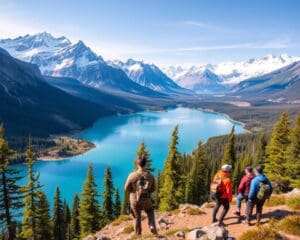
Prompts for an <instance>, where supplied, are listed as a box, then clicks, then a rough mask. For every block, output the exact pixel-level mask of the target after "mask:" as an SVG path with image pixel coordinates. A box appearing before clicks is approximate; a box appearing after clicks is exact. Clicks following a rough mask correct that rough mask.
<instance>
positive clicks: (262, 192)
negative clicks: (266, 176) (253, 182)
mask: <svg viewBox="0 0 300 240" xmlns="http://www.w3.org/2000/svg"><path fill="white" fill-rule="evenodd" d="M270 195H271V189H270V186H269V184H268V183H265V182H260V183H259V190H258V192H257V195H256V197H257V199H259V200H266V199H268V198H269V197H270Z"/></svg>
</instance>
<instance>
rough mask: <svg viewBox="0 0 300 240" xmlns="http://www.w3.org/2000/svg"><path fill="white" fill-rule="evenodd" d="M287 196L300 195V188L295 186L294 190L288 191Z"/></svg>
mask: <svg viewBox="0 0 300 240" xmlns="http://www.w3.org/2000/svg"><path fill="white" fill-rule="evenodd" d="M285 196H287V197H298V196H300V189H299V188H294V189H293V190H292V191H290V192H288V193H286V194H285Z"/></svg>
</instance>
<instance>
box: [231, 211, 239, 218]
mask: <svg viewBox="0 0 300 240" xmlns="http://www.w3.org/2000/svg"><path fill="white" fill-rule="evenodd" d="M232 214H233V215H235V216H237V217H240V216H241V212H240V211H234V212H233V213H232Z"/></svg>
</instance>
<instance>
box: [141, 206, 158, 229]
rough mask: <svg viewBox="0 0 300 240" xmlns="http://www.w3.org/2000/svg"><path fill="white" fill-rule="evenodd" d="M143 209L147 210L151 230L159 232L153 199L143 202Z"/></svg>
mask: <svg viewBox="0 0 300 240" xmlns="http://www.w3.org/2000/svg"><path fill="white" fill-rule="evenodd" d="M143 209H145V212H146V213H147V217H148V226H149V228H150V231H151V232H152V233H153V234H157V230H156V225H155V215H154V207H153V203H152V201H151V200H149V201H145V202H144V204H143Z"/></svg>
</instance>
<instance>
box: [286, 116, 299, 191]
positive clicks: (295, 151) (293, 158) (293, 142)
mask: <svg viewBox="0 0 300 240" xmlns="http://www.w3.org/2000/svg"><path fill="white" fill-rule="evenodd" d="M289 140H290V145H289V146H288V148H287V153H286V156H287V162H286V168H287V176H288V177H289V180H290V182H291V186H292V187H294V188H300V177H299V176H300V113H299V114H298V115H297V117H296V121H295V126H294V128H293V129H292V131H291V133H290V138H289Z"/></svg>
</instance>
